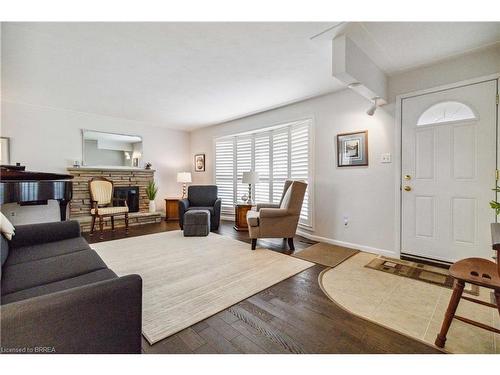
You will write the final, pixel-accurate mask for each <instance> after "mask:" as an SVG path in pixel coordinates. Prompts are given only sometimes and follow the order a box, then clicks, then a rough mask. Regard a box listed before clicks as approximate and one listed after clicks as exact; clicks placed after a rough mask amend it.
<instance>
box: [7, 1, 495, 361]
mask: <svg viewBox="0 0 500 375" xmlns="http://www.w3.org/2000/svg"><path fill="white" fill-rule="evenodd" d="M19 12H21V10H19V11H18V12H17V13H15V14H17V16H16V15H14V16H12V17H6V18H3V17H1V18H2V23H1V29H0V38H1V94H2V98H1V142H2V143H1V149H0V150H1V165H2V169H1V182H0V185H1V190H0V198H1V199H2V201H1V203H2V206H1V213H2V220H1V230H2V243H1V245H2V284H1V291H2V293H1V307H0V312H1V316H2V317H1V324H2V333H1V345H0V346H1V350H2V353H3V354H19V353H24V354H33V353H42V352H44V353H55V354H62V353H72V354H118V353H121V354H141V353H142V354H191V355H196V354H204V353H206V354H219V355H222V354H229V353H233V354H254V355H257V354H259V355H260V356H259V357H258V358H266V359H264V361H270V362H269V363H273V364H275V365H279V364H283V362H284V361H286V360H283V359H279V356H277V357H276V358H275V359H273V356H265V354H271V353H273V354H292V353H293V354H384V353H385V354H420V355H423V354H499V353H500V314H499V312H500V266H499V261H498V252H500V228H499V224H496V220H497V215H498V214H499V213H500V204H499V203H497V201H498V199H497V191H498V188H497V189H496V190H495V186H497V181H498V170H497V168H498V167H497V165H498V163H497V160H498V145H499V144H500V143H499V140H498V116H499V114H500V113H499V105H498V97H499V84H498V82H499V78H500V22H499V20H497V19H495V18H494V16H493V15H491V16H490V18H488V17H484V16H483V17H479V16H477V17H476V16H475V15H474V16H470V17H474V18H470V19H460V20H454V19H447V18H446V17H442V18H441V19H440V21H439V22H435V21H434V22H430V21H432V20H430V19H427V18H425V15H424V16H423V17H422V18H421V19H418V20H416V19H413V18H412V21H411V22H410V21H407V19H404V17H403V19H400V20H399V21H402V22H394V21H398V19H397V18H396V19H391V20H390V21H389V20H386V19H385V18H383V17H382V18H381V19H378V20H373V19H372V18H366V21H362V22H361V21H328V20H325V18H324V17H321V16H320V17H319V18H314V17H311V19H310V20H309V19H307V20H305V19H304V18H297V17H295V18H294V17H291V18H289V19H283V20H281V21H283V22H270V21H268V20H267V19H266V20H262V21H259V20H260V19H259V18H258V17H254V18H253V19H251V21H259V22H221V21H220V22H209V21H214V20H219V19H220V18H219V17H214V16H213V15H212V18H203V17H201V18H200V19H199V20H197V21H198V22H195V21H192V22H185V21H186V18H182V17H180V19H179V20H177V21H183V22H174V21H176V20H168V21H165V20H158V19H156V17H153V18H148V17H140V18H139V19H135V18H134V17H133V15H130V17H127V18H126V19H127V21H126V22H114V21H123V20H121V19H120V20H113V19H112V18H110V19H106V20H105V21H106V22H104V20H102V19H97V20H95V21H97V22H88V21H89V20H90V19H91V18H88V19H87V18H83V19H76V18H74V17H69V16H66V15H64V14H63V13H61V17H60V18H59V19H58V21H63V22H50V21H53V19H52V18H51V17H50V16H49V17H48V19H46V20H44V19H39V18H37V17H36V16H34V17H33V18H31V17H21V18H20V17H19V14H23V13H19ZM31 19H32V21H31ZM190 19H191V18H190ZM345 19H346V20H353V19H359V17H353V16H350V17H349V16H348V15H346V16H345ZM20 20H23V21H20ZM146 20H147V21H148V22H146ZM276 20H278V18H276ZM37 21H43V22H37ZM135 21H140V22H135ZM149 21H156V22H149ZM227 21H244V20H241V19H240V18H238V17H237V16H236V15H233V18H231V16H228V20H227ZM247 21H248V19H247ZM422 21H423V22H422ZM425 21H427V22H425ZM458 21H466V22H458ZM408 46H411V48H408ZM492 223H493V224H492ZM4 357H10V356H7V355H5V356H4ZM58 357H60V356H58ZM141 357H145V356H141ZM200 357H201V359H198V358H200ZM203 357H204V356H194V357H192V356H189V357H188V358H197V359H196V361H198V360H199V361H205V360H207V359H203ZM249 357H250V358H251V357H252V356H249ZM299 357H301V358H307V357H306V356H299ZM342 357H343V356H342ZM450 357H451V356H450ZM492 357H495V356H492ZM167 358H171V357H169V356H167ZM215 358H221V357H215ZM223 358H226V357H223ZM268 358H269V359H268ZM327 358H330V356H329V357H327ZM331 358H335V357H331ZM401 358H406V359H407V358H408V357H401ZM415 358H436V357H435V356H418V357H415ZM481 358H484V357H481ZM221 360H222V359H221ZM346 360H348V361H349V359H346ZM425 360H429V359H425ZM180 361H181V362H179V364H184V363H185V361H186V359H180ZM187 361H189V359H188V360H187ZM242 361H247V359H246V360H245V359H242ZM280 361H282V362H280ZM471 361H475V360H474V359H472V360H471ZM199 363H202V362H199ZM242 363H244V362H242ZM403 363H404V362H403ZM442 363H445V362H442ZM474 363H475V362H474ZM483 365H484V366H487V367H488V366H489V365H492V363H488V361H486V362H484V363H483Z"/></svg>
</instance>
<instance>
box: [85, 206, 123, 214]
mask: <svg viewBox="0 0 500 375" xmlns="http://www.w3.org/2000/svg"><path fill="white" fill-rule="evenodd" d="M97 212H99V215H114V214H125V213H127V212H128V207H121V206H116V207H100V208H98V209H97ZM90 213H91V214H92V215H94V214H95V208H93V209H91V210H90Z"/></svg>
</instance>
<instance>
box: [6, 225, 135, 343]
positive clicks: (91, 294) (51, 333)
mask: <svg viewBox="0 0 500 375" xmlns="http://www.w3.org/2000/svg"><path fill="white" fill-rule="evenodd" d="M0 237H1V239H0V241H1V243H0V245H1V261H2V268H1V270H2V273H1V300H0V301H1V306H0V314H1V337H0V345H1V347H2V351H3V352H4V353H6V352H11V353H16V352H20V353H33V352H34V353H36V352H55V353H140V352H141V319H142V316H141V314H142V279H141V278H140V276H138V275H127V276H123V277H118V276H117V275H116V274H115V273H114V272H113V271H112V270H110V269H109V268H108V267H107V266H106V264H105V263H104V262H103V260H102V259H101V258H100V257H99V255H97V253H96V252H95V251H94V250H92V249H91V248H90V246H89V245H88V243H87V242H86V241H85V239H84V238H83V237H81V235H80V226H79V224H78V223H77V222H76V221H64V222H55V223H44V224H33V225H19V226H16V230H15V236H14V237H13V238H12V240H11V241H8V240H7V239H6V238H5V237H4V236H3V235H0Z"/></svg>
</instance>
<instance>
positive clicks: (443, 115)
mask: <svg viewBox="0 0 500 375" xmlns="http://www.w3.org/2000/svg"><path fill="white" fill-rule="evenodd" d="M473 119H477V116H476V114H475V113H474V111H473V110H472V108H470V107H469V106H468V105H466V104H464V103H460V102H454V101H447V102H441V103H437V104H434V105H432V106H431V107H429V108H428V109H427V110H426V111H424V113H422V114H421V115H420V117H419V118H418V121H417V126H424V125H435V124H442V123H450V122H457V121H466V120H473Z"/></svg>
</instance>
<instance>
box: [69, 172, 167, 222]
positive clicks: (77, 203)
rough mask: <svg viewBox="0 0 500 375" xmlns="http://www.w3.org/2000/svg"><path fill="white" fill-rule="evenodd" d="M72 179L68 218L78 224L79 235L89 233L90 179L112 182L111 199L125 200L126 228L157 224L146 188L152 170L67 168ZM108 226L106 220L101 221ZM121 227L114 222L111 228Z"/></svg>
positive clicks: (157, 217) (158, 219) (151, 179)
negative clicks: (126, 211)
mask: <svg viewBox="0 0 500 375" xmlns="http://www.w3.org/2000/svg"><path fill="white" fill-rule="evenodd" d="M68 172H69V174H71V175H73V176H74V179H73V199H72V200H71V202H70V210H69V217H70V219H71V220H77V221H79V222H80V226H81V228H82V231H84V232H88V231H90V223H91V216H90V208H91V205H90V193H89V181H90V180H91V179H92V178H94V177H104V178H107V179H108V180H111V181H112V182H113V186H114V188H115V193H114V195H115V197H120V198H122V197H123V198H126V199H127V203H128V205H129V209H130V214H129V225H131V226H132V225H141V224H150V223H158V222H160V221H161V215H160V213H156V212H155V213H149V212H148V207H149V200H148V197H147V195H146V187H147V186H148V183H149V182H150V181H153V177H154V172H155V171H154V170H152V169H150V170H147V169H139V168H105V167H80V168H68ZM104 224H105V225H109V218H107V220H105V222H104ZM124 225H125V223H124V221H123V220H122V219H119V218H118V217H117V218H116V221H115V226H116V227H121V226H124Z"/></svg>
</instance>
